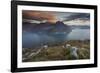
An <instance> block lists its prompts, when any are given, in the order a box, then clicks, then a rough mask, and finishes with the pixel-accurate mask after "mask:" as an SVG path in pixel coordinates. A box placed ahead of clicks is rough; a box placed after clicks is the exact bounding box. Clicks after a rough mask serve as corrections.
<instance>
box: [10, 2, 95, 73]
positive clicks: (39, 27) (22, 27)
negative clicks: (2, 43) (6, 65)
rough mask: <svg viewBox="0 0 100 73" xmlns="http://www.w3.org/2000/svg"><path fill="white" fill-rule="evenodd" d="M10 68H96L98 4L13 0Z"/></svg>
mask: <svg viewBox="0 0 100 73" xmlns="http://www.w3.org/2000/svg"><path fill="white" fill-rule="evenodd" d="M11 15H12V16H11V71H12V72H21V71H41V70H56V69H72V68H86V67H97V6H94V5H78V4H61V3H47V2H31V1H12V2H11Z"/></svg>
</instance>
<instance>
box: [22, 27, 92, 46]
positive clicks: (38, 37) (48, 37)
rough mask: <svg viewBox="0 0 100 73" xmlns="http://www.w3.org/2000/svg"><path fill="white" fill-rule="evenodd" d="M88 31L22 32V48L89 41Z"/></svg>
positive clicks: (78, 29) (77, 29)
mask: <svg viewBox="0 0 100 73" xmlns="http://www.w3.org/2000/svg"><path fill="white" fill-rule="evenodd" d="M89 39H90V29H80V28H76V29H73V30H72V31H71V32H70V33H68V34H66V33H64V32H60V33H59V32H56V33H53V34H49V33H46V34H44V33H32V32H27V31H23V33H22V46H23V48H35V47H39V46H41V45H44V44H55V43H58V42H59V43H61V42H64V41H67V40H89Z"/></svg>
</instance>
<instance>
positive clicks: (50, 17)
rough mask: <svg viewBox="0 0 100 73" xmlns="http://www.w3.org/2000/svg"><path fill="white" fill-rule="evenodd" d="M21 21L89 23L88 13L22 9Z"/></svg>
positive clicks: (70, 23)
mask: <svg viewBox="0 0 100 73" xmlns="http://www.w3.org/2000/svg"><path fill="white" fill-rule="evenodd" d="M22 15H23V21H24V22H25V21H26V22H30V23H41V22H50V23H55V22H57V21H62V22H64V23H65V24H67V25H89V24H90V14H89V13H74V12H73V13H72V12H53V11H52V12H51V11H29V10H23V11H22Z"/></svg>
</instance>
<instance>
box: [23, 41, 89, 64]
mask: <svg viewBox="0 0 100 73" xmlns="http://www.w3.org/2000/svg"><path fill="white" fill-rule="evenodd" d="M66 43H67V44H70V45H71V46H75V47H78V48H79V49H78V52H77V53H78V59H89V58H90V43H89V41H76V40H73V41H67V42H65V43H64V44H66ZM62 45H63V44H62ZM62 45H60V46H58V45H56V46H50V47H48V48H47V49H41V51H40V52H39V53H38V54H37V55H32V56H31V58H28V59H26V60H23V62H33V61H53V60H74V58H73V56H71V54H70V48H62ZM27 50H28V51H27V52H31V50H29V49H27ZM24 54H25V52H24V53H23V55H24ZM26 58H27V57H26Z"/></svg>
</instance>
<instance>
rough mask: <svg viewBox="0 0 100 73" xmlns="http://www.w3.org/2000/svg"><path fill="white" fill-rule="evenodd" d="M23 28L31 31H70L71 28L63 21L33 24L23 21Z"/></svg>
mask: <svg viewBox="0 0 100 73" xmlns="http://www.w3.org/2000/svg"><path fill="white" fill-rule="evenodd" d="M23 30H25V31H31V32H37V33H38V32H47V33H53V32H69V31H71V28H70V27H69V26H68V25H65V24H64V23H63V22H61V21H57V22H56V23H49V22H46V23H40V24H35V23H34V24H32V23H23Z"/></svg>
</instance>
